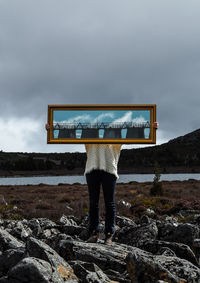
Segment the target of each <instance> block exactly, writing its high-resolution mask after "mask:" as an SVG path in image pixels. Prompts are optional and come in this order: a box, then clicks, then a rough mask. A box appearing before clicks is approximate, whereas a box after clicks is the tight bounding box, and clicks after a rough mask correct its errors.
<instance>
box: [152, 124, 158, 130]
mask: <svg viewBox="0 0 200 283" xmlns="http://www.w3.org/2000/svg"><path fill="white" fill-rule="evenodd" d="M158 127H159V123H158V122H154V123H153V128H154V129H156V130H157V129H158Z"/></svg>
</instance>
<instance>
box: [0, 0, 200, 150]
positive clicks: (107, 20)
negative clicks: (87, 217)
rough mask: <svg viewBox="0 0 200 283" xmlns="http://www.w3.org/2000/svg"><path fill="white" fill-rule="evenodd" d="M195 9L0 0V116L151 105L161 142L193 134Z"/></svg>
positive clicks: (197, 101) (199, 41) (199, 103)
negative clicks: (52, 108)
mask: <svg viewBox="0 0 200 283" xmlns="http://www.w3.org/2000/svg"><path fill="white" fill-rule="evenodd" d="M11 3H12V4H11ZM199 8H200V2H198V1H193V0H191V1H189V2H188V1H181V2H180V1H178V0H177V1H176V0H173V1H172V0H168V1H160V0H157V1H125V2H124V1H118V0H112V1H76V0H73V1H50V0H48V1H44V0H43V1H25V0H24V1H20V0H19V1H1V2H0V38H1V46H0V93H1V104H0V111H1V118H2V119H9V118H15V119H17V118H21V119H22V118H26V117H28V118H30V119H34V121H38V123H41V124H43V123H44V121H45V120H46V115H47V114H46V111H47V105H48V104H76V103H81V104H84V103H107V104H111V103H115V104H123V103H127V104H128V103H135V104H138V103H144V104H145V103H156V104H157V106H158V120H159V122H160V132H161V133H162V138H164V137H165V139H166V140H167V139H169V138H172V137H176V136H178V135H182V134H185V133H187V132H189V131H191V130H194V129H196V128H198V127H199V118H198V117H199V107H200V98H199V87H200V81H199V72H200V63H199V62H200V61H199V60H200V55H199V50H200V30H199V25H200V19H199ZM42 130H43V129H42V127H41V128H40V132H39V133H40V134H41V133H42ZM34 142H35V143H37V142H38V145H37V148H39V147H40V146H41V148H42V150H44V147H43V145H41V140H40V139H38V137H37V140H36V136H35V138H34ZM28 144H30V142H28ZM31 146H32V145H31ZM31 148H33V147H31Z"/></svg>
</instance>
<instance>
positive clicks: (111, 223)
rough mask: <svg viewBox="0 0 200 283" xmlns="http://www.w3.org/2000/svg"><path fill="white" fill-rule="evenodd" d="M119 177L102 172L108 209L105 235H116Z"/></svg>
mask: <svg viewBox="0 0 200 283" xmlns="http://www.w3.org/2000/svg"><path fill="white" fill-rule="evenodd" d="M116 180H117V177H116V176H115V175H114V174H110V173H107V172H105V171H102V179H101V181H102V188H103V194H104V202H105V209H106V217H105V230H104V232H105V235H107V234H108V233H110V234H111V235H112V234H114V228H115V216H116V206H115V186H116Z"/></svg>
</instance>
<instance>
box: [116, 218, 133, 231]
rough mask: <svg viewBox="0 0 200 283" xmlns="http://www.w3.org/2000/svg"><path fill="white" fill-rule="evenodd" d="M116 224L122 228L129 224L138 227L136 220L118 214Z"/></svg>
mask: <svg viewBox="0 0 200 283" xmlns="http://www.w3.org/2000/svg"><path fill="white" fill-rule="evenodd" d="M115 222H116V224H117V225H118V226H119V227H120V228H123V227H127V226H130V227H132V226H133V227H136V226H137V225H136V224H135V222H134V221H133V220H131V219H129V218H127V217H122V216H116V221H115Z"/></svg>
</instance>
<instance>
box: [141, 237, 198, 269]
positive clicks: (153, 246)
mask: <svg viewBox="0 0 200 283" xmlns="http://www.w3.org/2000/svg"><path fill="white" fill-rule="evenodd" d="M162 247H167V248H169V249H170V250H172V251H173V252H174V253H175V254H176V256H177V257H179V258H183V259H185V260H188V261H190V262H191V263H193V264H194V265H196V266H199V264H198V261H197V259H196V256H195V254H194V252H193V251H192V250H191V248H190V247H189V246H188V245H185V244H182V243H175V242H167V241H159V240H155V241H149V242H146V243H145V244H143V245H142V246H139V248H140V249H142V250H145V251H147V252H150V253H152V254H157V253H158V252H159V250H160V249H161V248H162Z"/></svg>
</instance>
